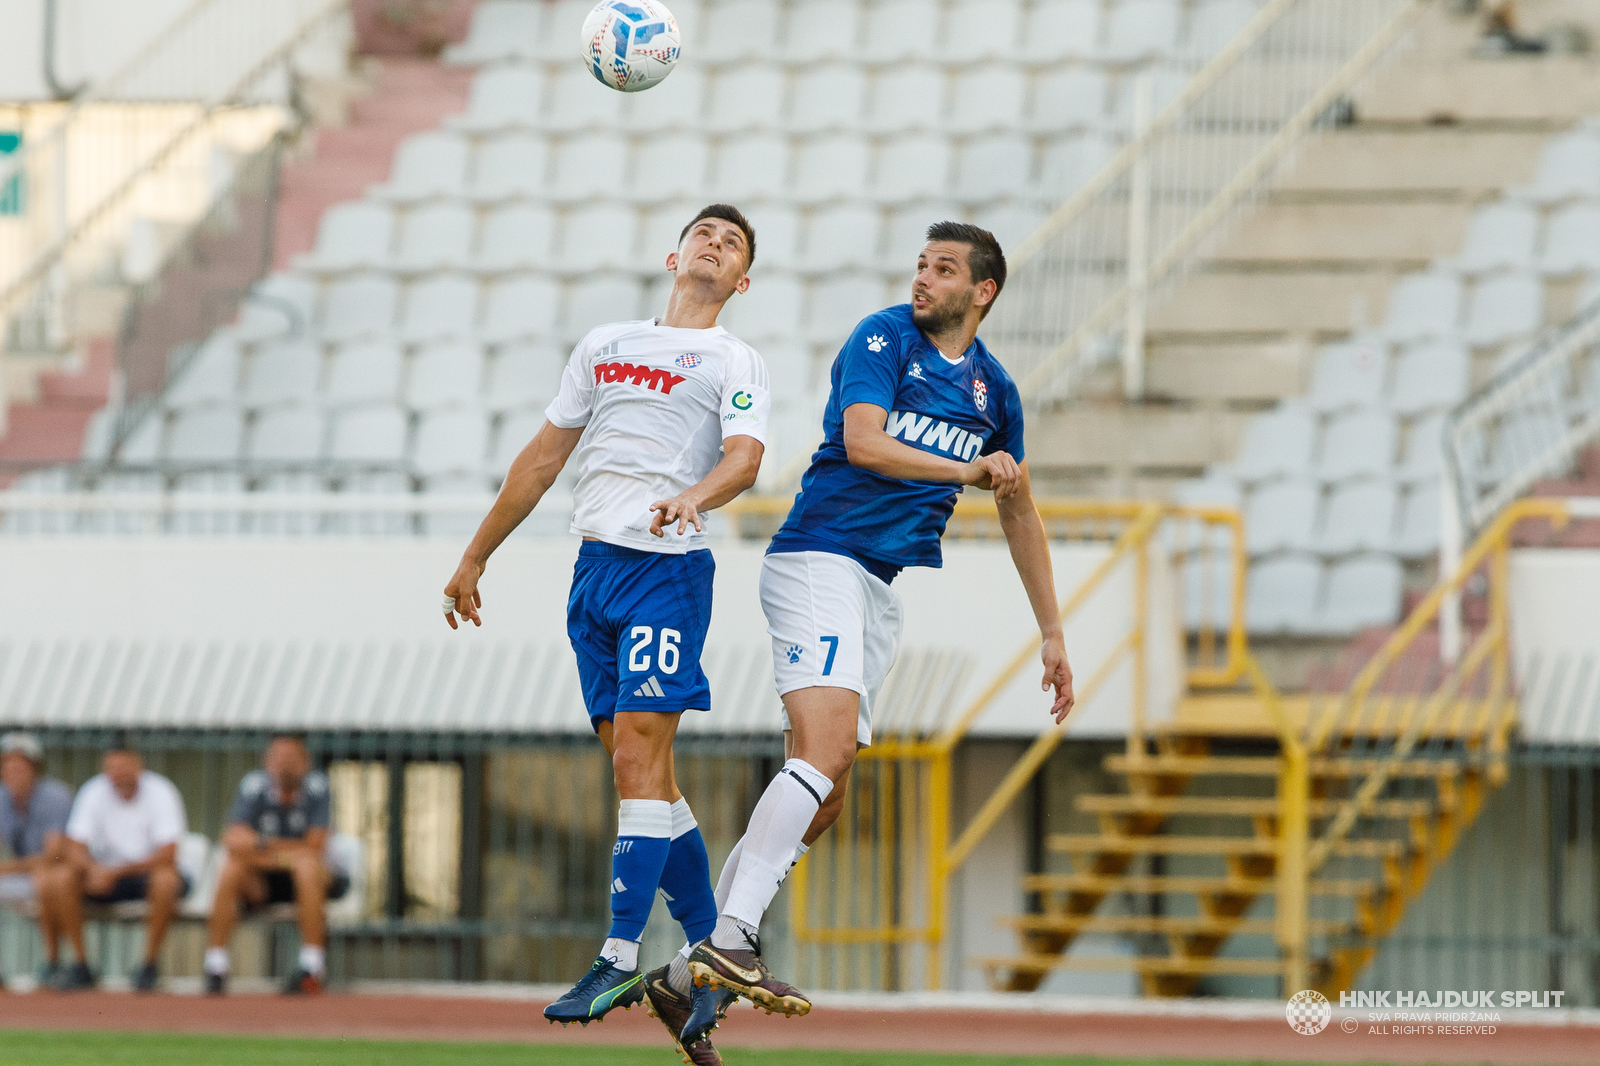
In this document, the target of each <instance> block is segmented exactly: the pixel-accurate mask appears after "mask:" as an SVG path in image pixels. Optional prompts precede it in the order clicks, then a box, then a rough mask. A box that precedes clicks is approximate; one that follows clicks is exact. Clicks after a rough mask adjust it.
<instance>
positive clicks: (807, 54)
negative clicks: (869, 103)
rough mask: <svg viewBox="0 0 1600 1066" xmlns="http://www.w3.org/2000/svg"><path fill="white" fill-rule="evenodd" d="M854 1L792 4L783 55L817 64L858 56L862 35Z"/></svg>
mask: <svg viewBox="0 0 1600 1066" xmlns="http://www.w3.org/2000/svg"><path fill="white" fill-rule="evenodd" d="M860 11H861V9H860V6H859V5H858V4H856V2H855V0H807V2H806V3H804V4H791V5H790V6H789V17H788V19H787V20H786V24H785V26H784V32H783V45H782V52H781V54H782V55H783V56H784V58H785V59H787V60H789V61H791V62H801V63H815V62H817V61H819V60H824V59H839V58H842V57H844V56H849V55H852V54H854V53H855V51H856V47H857V34H858V33H859V32H860V29H861V26H860V21H861V19H860Z"/></svg>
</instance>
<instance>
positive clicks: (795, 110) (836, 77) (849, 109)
mask: <svg viewBox="0 0 1600 1066" xmlns="http://www.w3.org/2000/svg"><path fill="white" fill-rule="evenodd" d="M866 95H867V76H866V72H865V71H864V70H863V69H862V68H861V67H860V66H859V65H857V64H855V63H827V64H824V65H822V66H820V67H816V68H814V69H811V70H805V71H802V72H801V73H799V74H798V75H796V76H795V79H794V87H793V91H792V92H791V93H790V103H789V121H788V122H787V123H786V124H785V126H786V128H787V129H790V130H793V131H794V132H796V133H817V132H820V131H823V130H848V129H854V128H856V127H857V126H859V125H860V124H861V118H862V114H861V107H862V101H864V100H865V99H866Z"/></svg>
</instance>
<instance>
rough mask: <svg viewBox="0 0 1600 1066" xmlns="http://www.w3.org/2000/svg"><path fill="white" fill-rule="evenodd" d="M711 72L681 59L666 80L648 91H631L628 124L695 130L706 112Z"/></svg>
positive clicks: (634, 126)
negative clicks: (709, 73)
mask: <svg viewBox="0 0 1600 1066" xmlns="http://www.w3.org/2000/svg"><path fill="white" fill-rule="evenodd" d="M706 85H707V75H706V72H705V70H704V69H703V68H701V67H697V66H691V65H688V64H686V63H682V62H680V63H679V64H678V66H677V67H676V68H675V69H674V70H673V71H672V76H671V77H669V78H667V80H666V81H664V82H661V83H660V84H658V85H654V86H652V87H651V89H650V91H649V92H647V93H630V94H629V96H628V100H627V102H626V104H625V105H624V106H625V107H626V109H627V123H628V125H629V126H630V127H631V128H633V129H636V130H649V131H651V132H656V131H659V130H670V129H679V128H688V129H694V128H697V127H698V126H699V125H700V121H701V116H702V115H704V114H705V100H706Z"/></svg>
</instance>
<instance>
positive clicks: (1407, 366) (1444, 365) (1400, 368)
mask: <svg viewBox="0 0 1600 1066" xmlns="http://www.w3.org/2000/svg"><path fill="white" fill-rule="evenodd" d="M1471 373H1472V356H1471V355H1470V354H1469V353H1468V352H1467V350H1466V349H1465V348H1464V347H1462V346H1461V343H1460V342H1459V341H1424V342H1423V343H1421V344H1416V345H1412V346H1411V347H1409V348H1407V349H1406V350H1405V351H1403V352H1402V353H1401V354H1400V358H1399V359H1398V360H1397V361H1396V363H1395V371H1394V391H1393V393H1392V394H1391V395H1390V399H1389V404H1390V406H1391V407H1393V408H1394V410H1395V411H1396V412H1398V413H1400V414H1402V415H1417V414H1422V413H1424V412H1427V411H1439V410H1443V409H1445V408H1448V407H1454V406H1455V405H1456V404H1458V403H1460V402H1461V401H1462V400H1464V399H1466V396H1467V388H1468V386H1469V384H1470V376H1471Z"/></svg>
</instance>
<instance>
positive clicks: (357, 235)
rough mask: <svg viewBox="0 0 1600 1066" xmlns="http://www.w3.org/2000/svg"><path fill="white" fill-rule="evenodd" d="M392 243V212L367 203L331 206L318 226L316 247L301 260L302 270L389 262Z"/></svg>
mask: <svg viewBox="0 0 1600 1066" xmlns="http://www.w3.org/2000/svg"><path fill="white" fill-rule="evenodd" d="M393 242H394V212H393V211H392V210H390V209H389V208H388V207H387V206H386V205H384V204H380V203H374V202H371V201H367V200H357V201H355V202H352V203H343V204H334V205H333V206H332V207H330V208H328V210H327V212H326V213H324V214H323V216H322V221H321V223H319V224H318V226H317V245H316V247H315V248H314V249H312V251H311V253H310V254H309V255H306V256H302V257H301V259H300V260H299V265H300V266H301V267H302V269H307V270H318V271H336V270H351V269H354V268H356V267H363V266H381V265H385V264H387V263H388V262H389V249H390V247H391V245H392V244H393Z"/></svg>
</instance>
